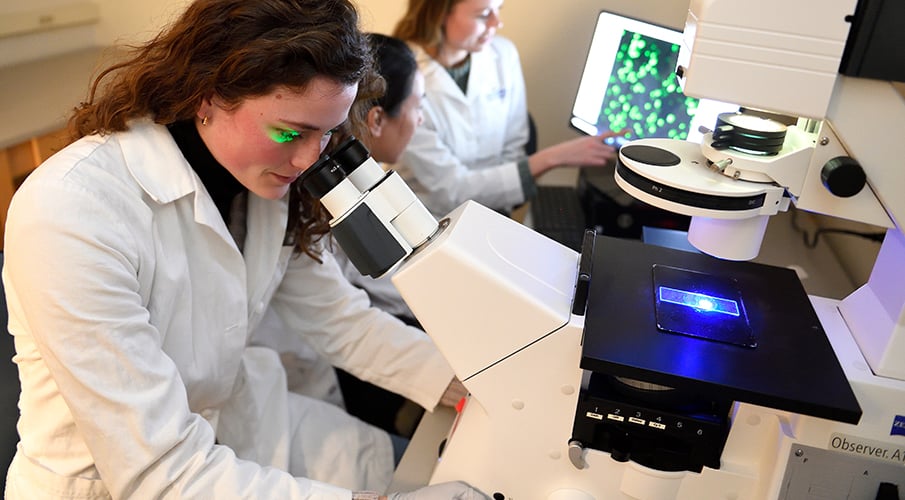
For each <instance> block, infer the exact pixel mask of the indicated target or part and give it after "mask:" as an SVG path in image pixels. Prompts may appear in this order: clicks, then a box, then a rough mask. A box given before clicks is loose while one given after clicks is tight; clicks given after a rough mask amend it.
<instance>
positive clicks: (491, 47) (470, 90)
mask: <svg viewBox="0 0 905 500" xmlns="http://www.w3.org/2000/svg"><path fill="white" fill-rule="evenodd" d="M494 42H495V39H494V40H492V41H491V42H490V43H489V44H488V45H487V46H486V47H484V50H482V51H480V52H472V53H471V56H470V57H471V70H470V74H471V75H486V74H493V73H495V72H496V71H497V68H498V67H499V64H498V62H497V60H498V59H499V57H500V56H499V54H498V53H497V49H496V46H495V44H494ZM411 47H412V50H413V52H414V53H415V60H416V61H418V67H419V68H420V69H421V71H422V73H424V78H425V79H426V80H428V81H430V80H433V81H440V82H443V88H444V89H446V92H445V94H446V95H447V96H448V97H449V98H450V99H452V100H453V101H455V102H456V103H457V104H458V105H460V106H461V107H462V109H466V108H467V106H468V102H469V100H470V99H473V98H474V97H475V96H481V95H482V94H483V93H484V91H485V89H486V88H487V87H492V86H494V85H496V84H497V81H498V80H490V81H487V80H484V79H481V78H472V77H471V76H469V78H468V84H467V86H466V89H467V92H466V93H462V90H461V89H460V88H459V86H458V85H457V84H456V82H455V80H453V77H452V76H450V74H449V72H448V71H447V70H446V68H444V67H443V65H442V64H440V63H438V62H437V61H436V60H435V59H434V58H433V57H431V56H430V55H429V54H428V53H427V52H426V51H425V50H424V49H423V48H421V47H420V46H418V45H414V44H413V45H411Z"/></svg>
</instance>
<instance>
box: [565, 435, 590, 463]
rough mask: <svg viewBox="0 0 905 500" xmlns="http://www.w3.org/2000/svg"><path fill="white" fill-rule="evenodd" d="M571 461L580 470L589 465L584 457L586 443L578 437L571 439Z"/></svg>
mask: <svg viewBox="0 0 905 500" xmlns="http://www.w3.org/2000/svg"><path fill="white" fill-rule="evenodd" d="M569 461H570V462H572V465H574V466H575V468H576V469H578V470H582V469H586V468H587V467H588V463H587V462H586V461H585V459H584V444H583V443H582V442H581V441H579V440H577V439H573V440H571V441H569Z"/></svg>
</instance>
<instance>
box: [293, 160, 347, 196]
mask: <svg viewBox="0 0 905 500" xmlns="http://www.w3.org/2000/svg"><path fill="white" fill-rule="evenodd" d="M345 178H346V173H345V172H344V171H343V169H342V167H340V166H339V164H338V163H336V161H334V160H333V158H331V157H330V156H329V155H326V154H324V155H321V157H320V158H319V159H318V160H317V161H316V162H314V165H311V167H310V168H308V170H306V171H305V173H303V174H302V175H301V176H300V177H299V182H301V183H302V186H304V187H305V189H307V190H308V192H309V193H310V194H311V196H314V197H315V198H317V199H321V198H323V196H324V195H325V194H327V193H329V192H330V191H331V190H333V188H335V187H336V186H337V185H339V183H340V182H342V181H343V179H345Z"/></svg>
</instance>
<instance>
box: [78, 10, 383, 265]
mask: <svg viewBox="0 0 905 500" xmlns="http://www.w3.org/2000/svg"><path fill="white" fill-rule="evenodd" d="M318 76H320V77H327V78H329V79H332V80H334V81H336V82H339V83H342V84H346V85H350V84H358V97H357V99H356V103H355V104H354V105H353V108H352V110H351V111H350V113H349V120H348V122H347V123H346V124H345V127H344V130H343V131H341V132H345V134H348V133H355V132H357V131H358V130H360V129H361V128H362V127H363V125H362V119H363V117H364V115H365V113H366V110H367V108H368V107H369V106H370V103H371V102H373V100H374V99H376V98H377V97H378V96H380V95H381V94H382V92H383V80H382V79H381V78H380V76H379V75H378V74H377V73H376V71H375V69H374V61H373V54H372V51H371V48H370V46H369V45H368V39H367V36H366V35H365V34H364V33H362V31H361V30H360V28H359V16H358V12H357V11H356V9H355V6H354V5H353V4H352V3H351V2H350V1H349V0H255V1H248V0H195V1H194V2H192V3H191V4H190V5H189V6H188V8H187V9H186V10H185V12H184V13H183V14H182V15H181V16H180V17H179V18H178V19H176V20H175V21H174V22H173V23H172V24H170V25H169V26H168V27H166V28H165V29H164V30H162V31H161V32H160V33H159V34H158V35H157V36H155V37H154V38H152V39H151V40H149V41H148V42H146V43H144V44H140V45H135V46H130V47H128V54H127V56H126V57H125V58H124V59H122V60H121V61H120V62H117V63H115V64H113V65H111V66H109V67H107V68H106V69H104V70H102V71H101V72H100V73H99V74H98V75H97V77H96V78H95V79H94V81H93V83H92V85H91V87H90V89H89V92H88V97H87V100H86V101H85V102H83V103H81V104H80V105H79V106H78V107H77V108H76V109H75V110H74V113H73V114H72V116H71V118H70V120H69V130H70V133H71V135H72V137H73V139H77V138H80V137H83V136H86V135H90V134H110V133H114V132H120V131H124V130H127V129H128V128H129V125H128V122H129V121H130V120H132V119H135V118H140V117H150V118H151V119H153V120H154V121H155V122H156V123H158V124H161V125H169V124H171V123H174V122H177V121H181V120H188V119H193V118H194V116H195V114H196V112H197V110H198V106H199V105H200V103H201V102H202V101H203V100H204V99H208V98H210V97H212V96H214V95H216V96H218V97H219V98H220V99H221V100H222V101H223V102H225V103H226V104H227V106H237V105H238V104H240V103H241V102H242V101H243V100H244V99H247V98H251V97H259V96H263V95H266V94H268V93H270V92H271V91H273V90H274V89H276V88H277V87H289V88H294V89H299V90H304V89H305V87H306V86H307V85H308V84H309V83H310V82H311V81H312V79H314V78H315V77H318ZM345 134H343V133H341V134H337V135H338V137H334V141H340V140H342V137H341V136H343V135H345ZM335 143H336V142H334V144H335ZM290 203H291V207H290V226H289V229H290V231H291V232H293V233H294V235H295V241H296V250H297V251H298V252H305V253H307V254H308V255H311V256H312V257H314V258H318V255H319V252H318V250H317V249H316V247H317V246H316V245H315V243H317V242H318V241H319V240H320V239H321V238H322V237H323V236H324V235H325V234H327V233H328V232H329V226H328V221H329V214H328V213H327V211H326V210H325V209H324V208H323V207H322V206H321V204H320V202H319V201H317V200H315V199H313V198H312V197H311V196H310V195H309V194H308V193H307V192H305V190H303V189H300V187H299V186H293V188H292V190H291V194H290Z"/></svg>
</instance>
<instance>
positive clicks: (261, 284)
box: [244, 193, 289, 314]
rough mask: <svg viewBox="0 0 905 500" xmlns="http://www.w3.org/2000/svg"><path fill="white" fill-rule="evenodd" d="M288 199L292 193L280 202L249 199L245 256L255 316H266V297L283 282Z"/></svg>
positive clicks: (249, 296)
mask: <svg viewBox="0 0 905 500" xmlns="http://www.w3.org/2000/svg"><path fill="white" fill-rule="evenodd" d="M288 199H289V194H288V193H287V194H286V196H284V197H283V199H282V200H276V201H274V200H265V199H263V198H260V197H258V196H255V195H254V194H250V193H249V195H248V219H247V223H246V226H247V236H246V238H245V246H244V255H245V263H246V269H247V273H248V274H247V287H248V300H249V303H248V310H249V311H250V312H252V314H255V313H260V314H263V311H259V310H258V309H260V305H261V304H263V303H265V302H267V300H264V299H266V297H264V295H265V294H267V293H268V291H269V286H270V285H271V284H272V283H273V282H274V280H277V279H279V276H278V274H279V269H280V254H281V250H283V238H284V237H285V235H286V222H287V220H288V216H289V203H288Z"/></svg>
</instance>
